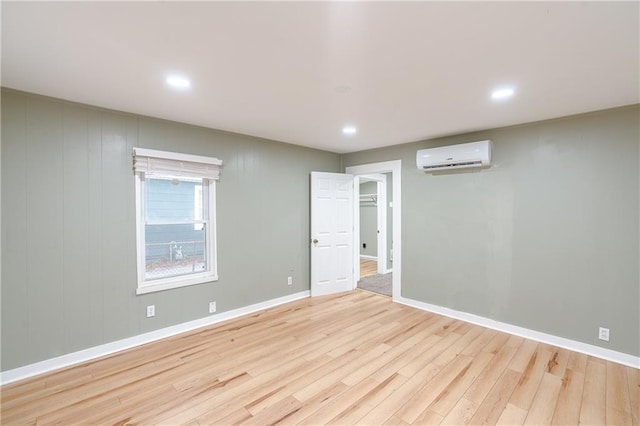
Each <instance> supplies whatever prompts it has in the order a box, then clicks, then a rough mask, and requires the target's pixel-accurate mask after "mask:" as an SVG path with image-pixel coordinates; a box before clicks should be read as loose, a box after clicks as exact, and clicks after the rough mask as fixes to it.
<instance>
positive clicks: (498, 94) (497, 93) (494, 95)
mask: <svg viewBox="0 0 640 426" xmlns="http://www.w3.org/2000/svg"><path fill="white" fill-rule="evenodd" d="M514 93H515V91H514V90H513V89H512V88H510V87H507V88H502V89H497V90H494V91H493V92H491V99H494V100H499V99H507V98H510V97H511V96H513V94H514Z"/></svg>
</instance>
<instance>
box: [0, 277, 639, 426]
mask: <svg viewBox="0 0 640 426" xmlns="http://www.w3.org/2000/svg"><path fill="white" fill-rule="evenodd" d="M639 385H640V375H639V373H638V370H637V369H634V368H630V367H625V366H622V365H619V364H615V363H612V362H607V361H604V360H601V359H597V358H593V357H589V356H586V355H582V354H579V353H576V352H571V351H568V350H564V349H558V348H555V347H552V346H549V345H546V344H541V343H537V342H534V341H531V340H526V339H522V338H520V337H515V336H510V335H508V334H504V333H500V332H496V331H493V330H489V329H485V328H482V327H478V326H475V325H471V324H468V323H464V322H461V321H457V320H453V319H450V318H446V317H442V316H438V315H435V314H430V313H426V312H422V311H419V310H416V309H413V308H410V307H407V306H403V305H399V304H394V303H392V302H391V301H390V300H389V298H387V297H382V296H378V295H375V294H371V293H367V292H363V291H358V290H356V291H352V292H348V293H342V294H339V295H334V296H325V297H318V298H309V299H304V300H300V301H296V302H293V303H289V304H286V305H282V306H279V307H276V308H273V309H270V310H267V311H263V312H260V313H256V314H253V315H249V316H245V317H242V318H238V319H235V320H231V321H227V322H225V323H221V324H218V325H215V326H210V327H206V328H202V329H199V330H196V331H194V332H190V333H186V334H182V335H179V336H175V337H172V338H169V339H165V340H163V341H160V342H155V343H151V344H148V345H145V346H142V347H139V348H136V349H132V350H129V351H126V352H122V353H119V354H115V355H112V356H109V357H105V358H103V359H100V360H95V361H91V362H87V363H85V364H82V365H78V366H75V367H71V368H68V369H65V370H61V371H58V372H53V373H50V374H46V375H43V376H40V377H36V378H32V379H28V380H25V381H22V382H19V383H14V384H10V385H7V386H4V387H3V388H2V389H1V390H2V424H22V423H31V424H33V423H36V422H37V423H38V424H50V423H59V424H63V425H69V424H78V423H83V424H142V423H144V424H151V423H160V424H188V425H197V424H238V423H242V424H259V425H267V424H273V423H282V424H310V425H316V424H326V423H332V424H363V425H381V424H397V425H402V424H438V423H440V424H455V425H459V424H465V423H472V424H480V423H488V424H494V423H498V424H536V425H538V424H550V423H554V424H577V423H579V422H580V423H585V424H604V423H608V424H612V425H623V424H627V425H633V424H635V425H637V424H638V407H639V406H640V400H639V392H638V389H639Z"/></svg>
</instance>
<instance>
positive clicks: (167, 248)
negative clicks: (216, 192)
mask: <svg viewBox="0 0 640 426" xmlns="http://www.w3.org/2000/svg"><path fill="white" fill-rule="evenodd" d="M191 202H192V203H193V198H192V199H191ZM202 225H203V226H202V228H201V229H197V230H196V229H194V223H193V222H191V223H188V224H183V223H180V224H170V225H166V224H163V225H149V224H147V225H146V226H145V242H146V244H145V266H146V268H145V269H146V273H145V279H146V280H155V279H160V278H168V277H175V276H179V275H189V274H197V273H200V272H205V271H207V270H208V265H207V253H206V241H205V238H206V232H205V231H206V224H202Z"/></svg>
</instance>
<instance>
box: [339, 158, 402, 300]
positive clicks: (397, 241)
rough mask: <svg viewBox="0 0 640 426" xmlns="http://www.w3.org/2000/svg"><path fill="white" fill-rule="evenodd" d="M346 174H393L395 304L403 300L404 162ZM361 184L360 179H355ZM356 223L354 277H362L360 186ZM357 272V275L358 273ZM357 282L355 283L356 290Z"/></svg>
mask: <svg viewBox="0 0 640 426" xmlns="http://www.w3.org/2000/svg"><path fill="white" fill-rule="evenodd" d="M345 173H348V174H350V175H355V176H361V175H370V174H376V173H391V176H392V187H393V210H392V215H393V221H392V222H393V280H392V282H393V284H392V287H391V299H392V300H393V301H394V302H397V301H399V300H400V299H401V298H402V179H401V175H402V160H392V161H384V162H380V163H371V164H361V165H356V166H349V167H346V168H345ZM355 180H356V181H357V182H354V183H359V179H358V178H356V179H355ZM356 190H357V191H358V195H356V194H355V193H354V197H353V199H354V207H353V212H354V223H356V221H357V227H358V229H357V231H358V232H355V231H354V233H353V235H354V244H353V246H354V255H353V259H354V265H353V270H354V277H359V276H360V242H359V239H360V232H359V231H360V223H359V222H360V197H359V192H360V186H359V185H354V191H356ZM356 272H357V273H356ZM356 285H357V280H356V279H354V281H353V288H354V289H355V288H356Z"/></svg>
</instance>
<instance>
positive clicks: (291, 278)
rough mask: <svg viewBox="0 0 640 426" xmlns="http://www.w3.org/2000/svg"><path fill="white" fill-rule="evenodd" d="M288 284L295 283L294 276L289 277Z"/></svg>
mask: <svg viewBox="0 0 640 426" xmlns="http://www.w3.org/2000/svg"><path fill="white" fill-rule="evenodd" d="M287 285H293V277H287Z"/></svg>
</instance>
